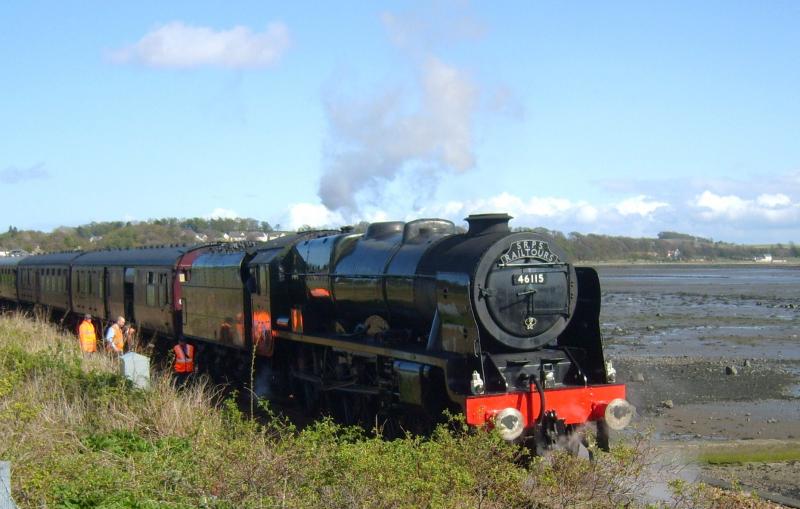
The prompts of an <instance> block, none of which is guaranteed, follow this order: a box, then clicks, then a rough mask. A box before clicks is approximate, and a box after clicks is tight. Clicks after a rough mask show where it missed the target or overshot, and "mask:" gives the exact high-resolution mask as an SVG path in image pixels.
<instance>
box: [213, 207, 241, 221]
mask: <svg viewBox="0 0 800 509" xmlns="http://www.w3.org/2000/svg"><path fill="white" fill-rule="evenodd" d="M204 217H205V218H206V219H236V218H237V217H240V216H239V214H238V213H237V212H236V211H235V210H230V209H223V208H221V207H217V208H215V209H214V210H212V211H211V213H209V214H206V215H205V216H204Z"/></svg>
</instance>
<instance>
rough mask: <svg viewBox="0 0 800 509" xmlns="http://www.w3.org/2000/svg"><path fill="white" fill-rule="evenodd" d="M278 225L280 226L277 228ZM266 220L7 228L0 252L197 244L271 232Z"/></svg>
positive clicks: (196, 219)
mask: <svg viewBox="0 0 800 509" xmlns="http://www.w3.org/2000/svg"><path fill="white" fill-rule="evenodd" d="M278 226H280V225H278ZM272 231H274V230H273V227H272V226H271V225H270V224H269V223H268V222H266V221H258V220H256V219H250V218H236V219H222V218H215V219H205V218H200V217H193V218H189V219H177V218H165V219H151V220H149V221H127V222H125V221H107V222H92V223H89V224H84V225H81V226H78V227H74V228H73V227H67V226H61V227H59V228H56V229H55V230H53V231H52V232H50V233H44V232H40V231H35V230H19V229H18V228H15V227H14V226H10V227H9V228H8V231H7V232H6V233H3V234H0V251H11V250H14V249H22V250H24V251H28V252H40V251H44V252H52V251H64V250H73V249H83V250H94V249H104V248H129V247H135V246H154V245H163V244H197V243H200V242H204V241H214V240H218V239H221V238H222V237H223V235H224V234H226V233H227V234H230V233H233V232H272Z"/></svg>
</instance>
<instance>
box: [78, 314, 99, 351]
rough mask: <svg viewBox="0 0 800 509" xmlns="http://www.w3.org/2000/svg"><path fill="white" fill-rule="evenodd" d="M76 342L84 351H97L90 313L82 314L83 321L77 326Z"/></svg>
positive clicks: (94, 330)
mask: <svg viewBox="0 0 800 509" xmlns="http://www.w3.org/2000/svg"><path fill="white" fill-rule="evenodd" d="M78 343H79V344H80V346H81V351H83V352H85V353H90V352H96V351H97V331H96V329H95V328H94V323H92V315H90V314H88V313H87V314H85V315H83V321H82V322H81V324H80V325H79V326H78Z"/></svg>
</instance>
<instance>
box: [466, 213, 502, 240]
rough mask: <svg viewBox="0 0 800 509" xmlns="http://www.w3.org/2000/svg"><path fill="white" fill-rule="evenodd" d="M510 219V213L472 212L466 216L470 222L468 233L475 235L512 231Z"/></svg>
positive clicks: (471, 235)
mask: <svg viewBox="0 0 800 509" xmlns="http://www.w3.org/2000/svg"><path fill="white" fill-rule="evenodd" d="M510 220H511V216H509V215H508V214H472V215H471V216H469V217H467V218H465V221H466V222H467V223H469V230H468V231H467V235H469V236H470V237H473V236H475V235H483V234H485V233H508V232H510V231H511V230H510V229H509V228H508V222H509V221H510Z"/></svg>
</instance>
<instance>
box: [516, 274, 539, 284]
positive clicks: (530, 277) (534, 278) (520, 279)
mask: <svg viewBox="0 0 800 509" xmlns="http://www.w3.org/2000/svg"><path fill="white" fill-rule="evenodd" d="M511 284H513V285H543V284H544V274H543V273H541V272H533V273H530V272H526V273H524V274H514V275H513V276H511Z"/></svg>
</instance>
